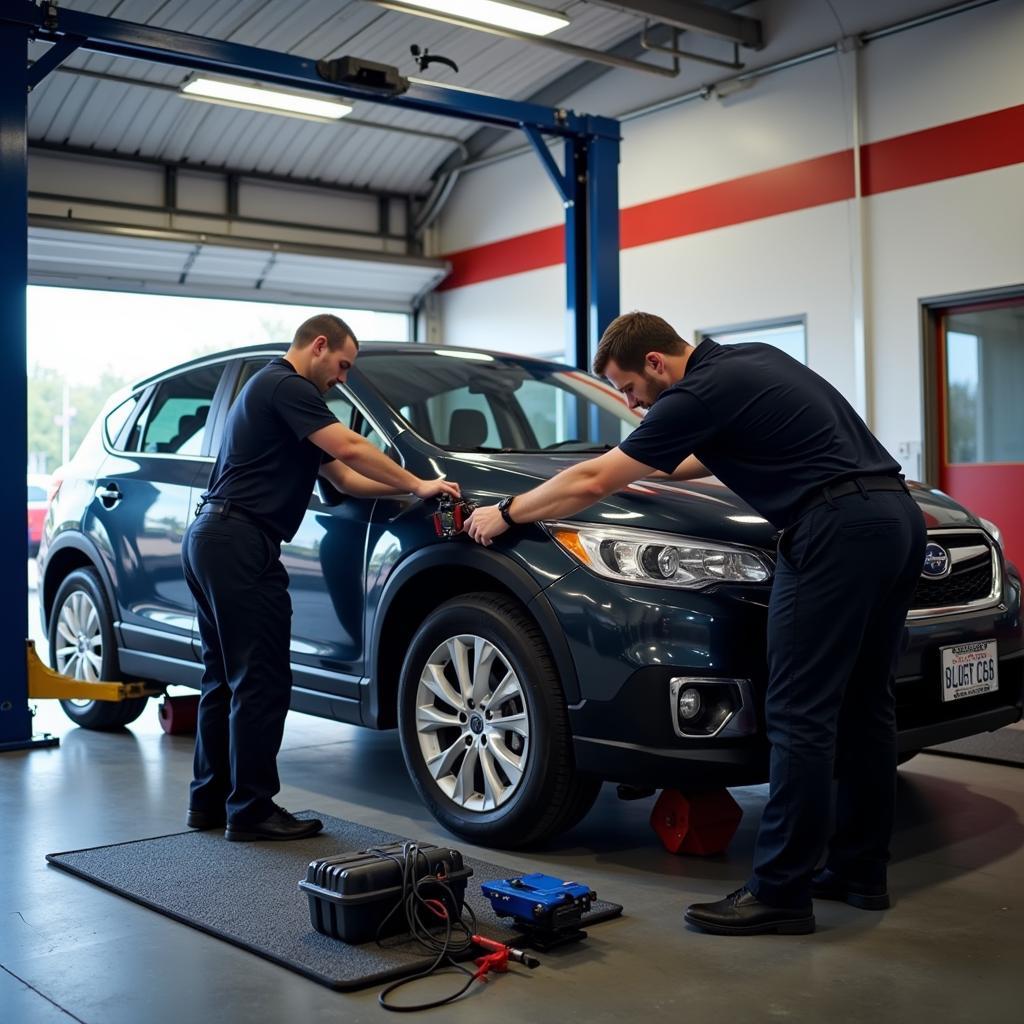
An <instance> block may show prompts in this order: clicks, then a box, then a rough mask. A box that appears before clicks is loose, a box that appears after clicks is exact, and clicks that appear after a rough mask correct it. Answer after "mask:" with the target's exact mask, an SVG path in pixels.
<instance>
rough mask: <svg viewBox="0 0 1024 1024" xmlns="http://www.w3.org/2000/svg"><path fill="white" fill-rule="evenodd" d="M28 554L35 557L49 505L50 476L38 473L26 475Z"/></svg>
mask: <svg viewBox="0 0 1024 1024" xmlns="http://www.w3.org/2000/svg"><path fill="white" fill-rule="evenodd" d="M27 482H28V554H29V558H35V556H36V555H37V554H38V553H39V541H40V538H41V537H42V536H43V520H44V519H45V518H46V509H47V507H48V505H49V501H48V494H49V490H50V478H49V477H48V476H44V475H42V474H38V473H35V474H33V473H30V474H29V475H28V479H27Z"/></svg>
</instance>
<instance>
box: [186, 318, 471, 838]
mask: <svg viewBox="0 0 1024 1024" xmlns="http://www.w3.org/2000/svg"><path fill="white" fill-rule="evenodd" d="M358 349H359V343H358V342H357V341H356V337H355V335H354V334H353V333H352V331H351V330H350V329H349V328H348V326H347V325H346V324H345V322H344V321H343V320H340V319H339V318H338V317H336V316H332V315H331V314H327V313H323V314H320V315H318V316H314V317H312V318H310V319H309V320H307V321H306V322H305V323H304V324H302V325H301V326H300V327H299V329H298V330H297V331H296V333H295V338H294V340H293V341H292V344H291V347H290V348H289V349H288V351H287V352H286V353H285V354H284V357H283V358H281V359H273V360H271V362H270V363H269V364H268V365H267V366H265V367H263V368H262V369H261V370H259V371H258V372H257V373H256V374H254V375H253V377H252V379H251V380H249V381H248V383H247V384H246V385H245V387H244V388H243V389H242V392H241V394H240V395H239V396H238V398H237V399H236V401H235V403H234V404H233V405H232V407H231V412H230V413H229V414H228V419H227V423H226V425H225V428H224V439H223V441H222V443H221V448H220V454H219V455H218V456H217V461H216V464H215V465H214V467H213V473H212V475H211V477H210V484H209V487H208V488H207V490H206V492H205V493H204V494H203V496H202V499H201V501H200V504H199V508H198V512H197V515H196V518H195V519H194V520H193V521H192V523H191V524H190V525H189V528H188V530H186V532H185V539H184V543H183V544H182V563H183V565H184V570H185V579H186V580H187V582H188V586H189V589H190V590H191V591H192V595H193V597H194V598H195V601H196V614H197V616H198V619H199V634H200V637H201V639H202V644H203V664H204V666H205V672H204V673H203V681H202V688H201V696H200V699H199V723H198V729H197V732H196V749H195V763H194V768H193V781H192V786H191V791H190V794H189V811H188V817H187V822H188V825H189V827H190V828H198V829H208V828H222V827H224V828H225V833H224V834H225V836H226V838H228V839H232V840H254V839H301V838H304V837H306V836H310V835H313V834H315V833H316V832H318V831H319V830H320V828H321V827H322V825H321V823H320V822H319V821H316V820H299V819H297V818H295V817H294V816H293V815H291V814H289V813H288V812H287V811H286V810H284V808H282V807H278V806H277V805H276V804H275V803H274V802H273V797H274V795H275V794H276V793H277V791H278V790H279V789H280V782H279V780H278V775H277V753H278V750H279V749H280V746H281V737H282V734H283V731H284V720H285V716H286V714H287V713H288V704H289V700H290V697H291V670H290V667H289V664H290V662H289V645H290V640H291V614H292V609H291V600H290V598H289V596H288V573H287V572H286V571H285V568H284V566H283V565H282V564H281V557H280V556H281V542H282V541H290V540H291V539H292V537H293V536H294V535H295V531H296V530H297V529H298V528H299V524H300V523H301V522H302V516H303V514H304V512H305V510H306V507H307V504H308V502H309V497H310V495H311V494H312V492H313V486H314V484H315V483H316V478H317V473H318V472H319V473H322V474H323V475H324V476H325V477H327V478H328V479H329V480H330V481H331V483H332V484H334V486H335V487H337V488H338V489H339V490H341V491H343V492H345V493H347V494H351V495H355V496H358V497H378V496H382V495H389V494H403V493H412V494H415V495H416V496H417V497H419V498H432V497H436V496H438V495H440V494H450V495H452V496H455V497H458V495H459V488H458V485H457V484H454V483H447V482H446V481H444V480H440V479H439V480H421V479H420V478H419V477H417V476H414V475H413V474H412V473H409V472H408V471H407V470H405V469H403V468H402V467H401V466H399V465H398V464H397V463H395V462H393V461H392V460H391V459H389V458H388V457H387V456H386V455H384V454H383V453H381V452H380V451H378V450H377V449H376V448H375V447H374V446H373V445H372V444H370V442H369V441H367V440H366V439H365V438H364V437H361V436H360V435H359V434H357V433H355V432H354V431H352V430H349V429H348V427H345V426H342V424H341V423H339V422H338V420H337V418H336V417H335V416H334V414H333V413H332V412H331V411H330V409H329V408H328V407H327V404H326V403H325V402H324V398H323V396H324V394H325V393H326V392H327V391H328V390H330V389H331V388H333V387H334V386H335V385H336V384H338V383H343V382H344V381H345V379H346V376H347V374H348V371H349V370H350V369H351V368H352V364H353V363H354V362H355V359H356V355H357V352H358ZM352 559H353V561H352V571H353V572H359V571H360V570H361V565H360V564H359V559H360V552H357V551H354V552H352ZM225 826H226V827H225Z"/></svg>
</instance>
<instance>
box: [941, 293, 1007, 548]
mask: <svg viewBox="0 0 1024 1024" xmlns="http://www.w3.org/2000/svg"><path fill="white" fill-rule="evenodd" d="M937 325H938V331H937V335H938V336H937V348H938V352H937V357H938V362H937V365H938V368H939V373H938V380H939V427H940V436H939V441H940V445H939V453H940V454H939V486H940V487H941V488H942V490H944V491H945V492H946V493H947V494H949V495H951V496H952V497H954V498H956V500H957V501H959V502H960V503H961V504H963V505H965V506H966V507H967V508H969V509H970V510H971V511H972V512H973V513H974V514H975V515H977V516H982V517H984V518H985V519H988V520H990V521H991V522H993V523H995V525H996V526H998V527H999V529H1000V531H1001V533H1002V536H1003V546H1004V549H1005V551H1006V554H1007V557H1008V558H1009V559H1010V560H1011V561H1013V562H1015V563H1016V564H1017V565H1018V566H1024V296H1020V297H1018V298H1015V299H1009V300H1002V301H999V302H985V303H976V304H974V305H965V306H956V307H952V308H950V309H944V310H941V311H939V313H938V316H937Z"/></svg>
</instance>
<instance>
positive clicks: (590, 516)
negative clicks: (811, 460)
mask: <svg viewBox="0 0 1024 1024" xmlns="http://www.w3.org/2000/svg"><path fill="white" fill-rule="evenodd" d="M447 461H448V466H447V469H448V476H449V478H450V479H452V480H456V481H458V482H459V483H460V484H461V485H462V489H463V493H464V494H465V495H466V497H468V498H470V499H472V500H474V501H478V502H490V501H494V500H496V499H497V498H499V497H501V496H502V495H505V494H520V493H522V492H523V491H527V490H529V489H530V488H531V487H536V486H537V485H538V484H539V483H542V482H543V481H544V480H548V479H550V478H551V477H553V476H555V475H556V474H557V473H560V472H561V471H562V470H564V469H568V468H569V467H570V466H572V465H575V464H576V463H577V462H581V461H583V459H582V458H579V457H574V456H570V455H559V456H549V455H484V456H478V455H461V454H452V453H449V455H448V459H447ZM572 520H573V521H574V522H584V523H598V524H600V525H602V526H623V527H628V528H632V529H643V530H658V531H661V532H663V533H678V534H683V535H684V536H689V537H699V538H703V539H705V540H717V541H723V542H728V543H733V544H744V545H749V546H752V547H760V548H774V547H775V539H776V537H777V535H778V530H776V528H775V527H774V526H772V524H771V523H769V522H768V521H767V520H766V519H764V518H763V517H761V516H759V515H758V514H757V513H756V512H755V511H754V510H753V509H752V508H751V507H750V506H749V505H748V504H747V503H746V502H745V501H743V500H742V499H741V498H739V497H737V496H736V495H735V494H734V493H733V492H732V491H730V490H729V489H728V488H727V487H725V486H724V485H723V484H720V483H719V482H718V481H717V480H715V479H713V478H709V479H708V480H692V481H688V482H686V483H678V482H676V481H673V480H646V479H645V480H638V481H637V482H636V483H634V484H630V485H629V486H628V487H625V488H623V489H622V490H621V491H617V492H616V493H615V494H612V495H610V496H609V497H607V498H605V499H604V500H603V501H599V502H597V503H595V504H594V505H591V506H590V508H587V509H584V510H583V511H582V512H577V513H576V515H574V516H572Z"/></svg>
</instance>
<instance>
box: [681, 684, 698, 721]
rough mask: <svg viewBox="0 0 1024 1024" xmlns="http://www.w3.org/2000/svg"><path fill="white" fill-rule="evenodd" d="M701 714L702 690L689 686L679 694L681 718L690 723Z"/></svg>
mask: <svg viewBox="0 0 1024 1024" xmlns="http://www.w3.org/2000/svg"><path fill="white" fill-rule="evenodd" d="M699 714H700V690H695V689H694V688H693V687H692V686H688V687H687V688H686V689H685V690H683V691H682V693H680V694H679V717H680V718H683V719H685V720H686V721H690V720H691V719H693V718H696V717H697V716H698V715H699Z"/></svg>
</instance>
